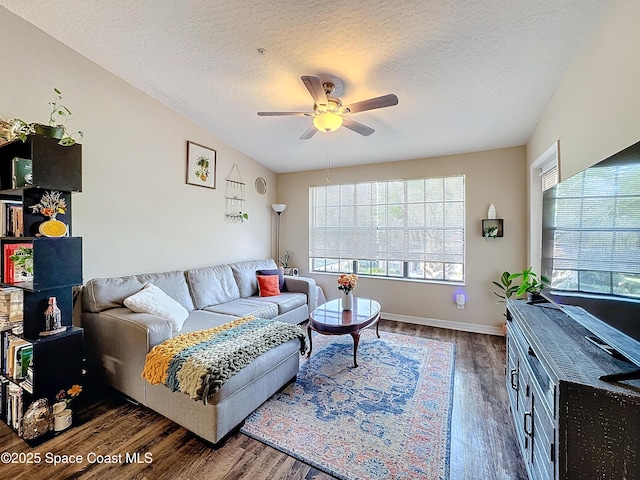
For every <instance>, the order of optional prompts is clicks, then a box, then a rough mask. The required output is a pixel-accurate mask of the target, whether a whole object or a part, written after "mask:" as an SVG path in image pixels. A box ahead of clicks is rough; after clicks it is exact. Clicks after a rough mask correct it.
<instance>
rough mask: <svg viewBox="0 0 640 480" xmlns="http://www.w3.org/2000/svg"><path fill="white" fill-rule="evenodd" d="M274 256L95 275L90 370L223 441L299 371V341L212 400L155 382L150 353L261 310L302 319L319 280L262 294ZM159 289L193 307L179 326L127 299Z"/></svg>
mask: <svg viewBox="0 0 640 480" xmlns="http://www.w3.org/2000/svg"><path fill="white" fill-rule="evenodd" d="M276 268H277V266H276V264H275V262H274V261H273V260H271V259H267V260H255V261H248V262H239V263H232V264H225V265H215V266H208V267H202V268H194V269H190V270H186V271H172V272H161V273H149V274H142V275H130V276H124V277H113V278H96V279H93V280H90V281H89V282H87V284H86V285H85V287H84V289H83V295H82V318H81V323H82V326H83V327H84V329H85V345H86V346H85V349H86V357H87V363H88V366H89V372H90V373H91V374H93V375H96V376H99V377H101V378H102V379H104V381H106V382H107V383H108V384H109V385H111V386H112V387H114V388H115V389H117V390H119V391H120V392H122V393H124V394H125V395H127V396H129V397H131V398H132V399H134V400H135V401H137V402H140V403H141V404H143V405H146V406H147V407H149V408H152V409H153V410H155V411H157V412H158V413H160V414H162V415H164V416H166V417H168V418H170V419H171V420H173V421H175V422H176V423H178V424H180V425H182V426H184V427H185V428H187V429H189V430H190V431H192V432H193V433H195V434H196V435H198V436H200V437H202V438H204V439H206V440H208V441H210V442H212V443H214V444H219V443H220V442H221V441H223V440H224V437H225V436H226V435H227V434H228V433H229V432H231V431H232V430H234V428H235V427H236V426H238V425H239V424H241V423H242V422H243V420H244V419H245V418H246V417H247V415H249V414H250V413H251V412H252V411H253V410H255V409H256V408H257V407H258V406H260V405H261V404H262V403H263V402H264V401H265V400H267V399H268V398H269V397H270V396H271V395H273V394H274V393H275V392H277V391H278V390H279V389H280V388H282V386H284V385H285V384H286V383H287V382H289V381H290V380H292V379H293V378H295V376H296V375H297V372H298V368H299V353H300V341H299V340H298V339H294V340H290V341H288V342H287V343H285V344H283V345H280V346H278V347H276V348H273V349H271V350H269V351H268V352H267V353H265V354H263V355H261V356H260V357H258V358H257V359H256V360H254V361H253V362H252V363H251V364H250V365H249V366H248V367H245V368H244V369H242V370H241V371H240V372H238V373H237V374H236V375H234V376H233V377H232V378H231V379H230V380H228V381H227V382H226V383H225V384H224V386H223V387H222V388H221V389H220V390H219V391H218V392H216V393H215V394H214V395H211V396H210V397H209V398H208V399H207V402H206V404H204V403H203V402H201V401H200V402H197V401H194V400H191V399H190V398H189V397H188V396H187V395H185V394H183V393H180V392H172V391H171V390H170V389H169V388H167V387H165V386H164V385H150V384H149V383H147V382H146V381H145V380H143V379H142V378H141V376H140V374H141V372H142V370H143V367H144V362H145V358H146V355H147V353H148V352H149V351H150V350H151V349H152V348H153V347H154V346H155V345H158V344H160V343H162V342H163V341H164V340H167V339H169V338H171V337H172V336H175V335H178V334H179V333H184V332H191V331H196V330H204V329H208V328H212V327H216V326H219V325H222V324H224V323H228V322H229V321H231V320H234V319H236V318H239V317H244V316H248V315H254V316H256V317H260V318H272V319H276V320H280V321H283V322H288V323H293V324H298V323H301V322H304V321H305V320H307V318H308V317H309V312H310V311H312V310H313V309H314V308H315V306H316V285H315V281H314V280H313V279H310V278H303V277H292V276H286V277H285V288H286V291H284V292H283V293H281V294H280V295H277V296H271V297H260V296H259V295H258V282H257V279H256V271H257V270H270V269H276ZM147 284H153V285H155V286H157V287H159V288H160V289H161V290H162V291H163V292H164V293H166V294H167V295H168V296H169V297H171V298H172V299H173V300H175V301H176V302H178V303H179V304H180V305H182V307H184V309H186V311H187V312H188V317H187V318H186V320H185V321H184V324H183V325H182V328H181V329H180V330H179V331H175V330H174V328H175V326H174V327H173V328H172V323H171V322H170V321H168V320H166V319H165V318H162V317H160V316H157V315H152V314H149V313H135V312H133V311H131V310H129V309H128V308H127V307H125V306H124V300H125V299H127V298H128V297H130V296H131V295H134V294H136V293H137V292H139V291H140V290H141V289H142V288H143V287H144V286H145V285H147Z"/></svg>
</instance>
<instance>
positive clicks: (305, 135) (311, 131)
mask: <svg viewBox="0 0 640 480" xmlns="http://www.w3.org/2000/svg"><path fill="white" fill-rule="evenodd" d="M317 131H318V129H317V128H316V126H315V125H314V124H313V123H312V124H311V126H310V127H309V128H307V129H306V130H305V132H304V133H303V134H302V135H301V136H300V140H308V139H310V138H311V137H313V136H314V135H315V134H316V132H317Z"/></svg>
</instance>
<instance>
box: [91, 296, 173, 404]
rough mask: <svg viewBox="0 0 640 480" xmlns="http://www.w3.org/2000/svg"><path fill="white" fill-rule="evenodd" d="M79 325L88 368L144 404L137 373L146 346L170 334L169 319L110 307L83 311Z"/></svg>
mask: <svg viewBox="0 0 640 480" xmlns="http://www.w3.org/2000/svg"><path fill="white" fill-rule="evenodd" d="M82 327H83V328H84V330H85V344H86V347H85V351H86V356H87V362H88V364H89V370H90V372H92V373H93V374H97V375H98V376H99V377H102V378H103V379H104V380H106V381H107V383H108V384H109V385H111V386H112V387H114V388H116V389H117V390H119V391H121V392H122V393H124V394H126V395H128V396H130V397H131V398H133V399H135V400H137V401H139V402H141V403H142V404H145V405H146V398H145V386H144V382H145V381H144V380H143V379H142V378H141V377H140V374H141V373H142V369H143V368H144V363H145V360H146V356H147V353H148V352H149V350H151V348H153V347H154V346H156V345H158V344H160V343H162V342H163V341H165V340H167V339H169V338H171V336H172V332H171V323H170V322H169V321H168V320H166V319H163V318H160V317H157V316H155V315H150V314H147V313H134V312H132V311H131V310H129V309H127V308H112V309H109V310H105V311H104V312H101V313H91V312H83V314H82Z"/></svg>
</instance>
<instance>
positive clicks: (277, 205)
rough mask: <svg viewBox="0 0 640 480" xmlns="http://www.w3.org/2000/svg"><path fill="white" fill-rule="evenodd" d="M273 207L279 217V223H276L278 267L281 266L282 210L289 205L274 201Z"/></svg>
mask: <svg viewBox="0 0 640 480" xmlns="http://www.w3.org/2000/svg"><path fill="white" fill-rule="evenodd" d="M271 208H273V211H274V212H276V213H277V214H278V219H277V223H276V255H277V257H276V263H277V264H278V267H279V266H280V215H281V214H282V212H284V209H285V208H287V206H286V205H285V204H284V203H274V204H273V205H271Z"/></svg>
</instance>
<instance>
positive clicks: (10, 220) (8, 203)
mask: <svg viewBox="0 0 640 480" xmlns="http://www.w3.org/2000/svg"><path fill="white" fill-rule="evenodd" d="M0 235H1V236H3V237H23V236H24V221H23V216H22V202H18V201H14V200H0Z"/></svg>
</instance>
